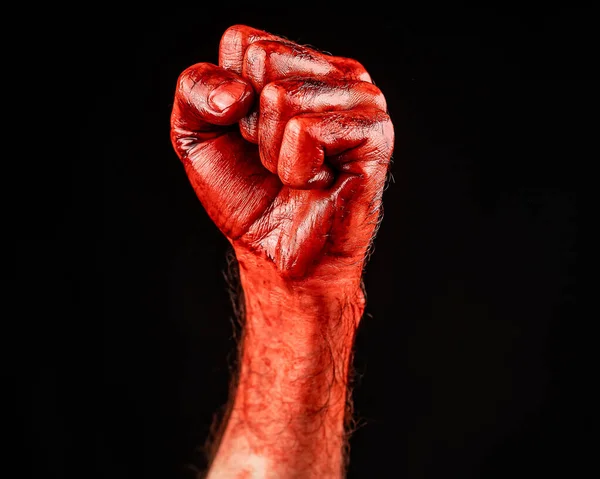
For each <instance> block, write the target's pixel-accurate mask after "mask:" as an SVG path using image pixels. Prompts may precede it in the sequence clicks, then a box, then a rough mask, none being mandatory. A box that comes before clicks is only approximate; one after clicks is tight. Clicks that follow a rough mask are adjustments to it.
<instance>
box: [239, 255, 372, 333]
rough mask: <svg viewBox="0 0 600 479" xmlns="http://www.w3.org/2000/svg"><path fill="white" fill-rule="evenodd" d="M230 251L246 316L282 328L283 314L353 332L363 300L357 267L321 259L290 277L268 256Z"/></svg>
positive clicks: (362, 310) (283, 323)
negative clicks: (310, 271)
mask: <svg viewBox="0 0 600 479" xmlns="http://www.w3.org/2000/svg"><path fill="white" fill-rule="evenodd" d="M234 250H235V254H236V259H237V262H238V267H239V277H240V278H239V279H240V283H241V287H242V289H243V292H244V307H245V313H246V314H245V316H246V318H245V319H246V321H261V322H262V323H265V324H266V325H269V324H270V326H271V327H273V328H277V327H278V326H282V327H286V324H285V323H286V321H285V320H286V319H288V318H293V321H294V322H295V323H296V324H305V323H306V324H310V323H315V322H316V323H318V324H320V325H321V326H323V325H329V326H330V327H329V328H328V329H350V330H352V331H354V330H355V329H356V327H357V326H358V323H359V321H360V318H361V317H362V314H363V312H364V309H365V303H366V301H365V295H364V291H363V287H362V269H361V268H359V267H357V266H356V265H352V266H350V267H349V266H340V265H339V264H333V263H329V264H322V265H319V267H318V268H317V269H316V271H315V272H314V273H313V274H311V275H310V276H307V277H305V278H301V279H298V278H295V279H290V278H288V277H286V275H285V274H284V273H282V272H281V271H279V270H278V269H277V268H276V266H275V264H274V263H273V262H272V261H269V259H267V258H262V257H260V256H257V255H256V254H255V253H254V252H252V251H249V250H247V249H245V248H241V247H234ZM271 318H273V319H274V318H277V319H279V321H274V322H273V321H270V319H271ZM265 319H266V321H265ZM294 329H295V330H297V331H298V332H302V329H298V328H294Z"/></svg>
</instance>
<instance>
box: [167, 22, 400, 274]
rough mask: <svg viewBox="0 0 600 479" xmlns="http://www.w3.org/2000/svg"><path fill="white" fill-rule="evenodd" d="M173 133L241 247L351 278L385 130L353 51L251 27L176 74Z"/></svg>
mask: <svg viewBox="0 0 600 479" xmlns="http://www.w3.org/2000/svg"><path fill="white" fill-rule="evenodd" d="M171 139H172V143H173V145H174V148H175V150H176V152H177V154H178V156H179V157H180V158H181V160H182V161H183V164H184V165H185V169H186V171H187V174H188V176H189V179H190V181H191V184H192V186H193V187H194V190H195V192H196V194H197V196H198V198H199V199H200V201H201V202H202V204H203V206H204V208H205V209H206V211H207V212H208V214H209V215H210V217H211V218H212V220H213V221H214V222H215V224H216V225H217V226H218V227H219V229H220V230H221V231H222V232H223V233H224V234H225V236H226V237H227V238H228V239H229V240H230V242H231V243H232V244H233V246H234V249H235V251H236V253H237V255H238V258H241V257H244V258H251V259H252V262H253V265H254V266H256V267H262V265H263V263H264V262H272V263H273V264H274V265H275V268H276V270H277V272H278V273H279V274H280V275H281V276H282V277H283V278H287V279H288V280H289V281H290V282H295V281H299V280H309V279H315V278H327V279H331V278H340V277H345V278H349V277H352V278H359V277H360V276H361V274H362V268H363V263H364V258H365V255H366V252H367V250H368V248H369V246H370V242H371V240H372V237H373V234H374V232H375V228H376V226H377V223H378V220H379V213H380V208H381V195H382V191H383V187H384V183H385V180H386V173H387V169H388V163H389V160H390V157H391V154H392V149H393V142H394V132H393V127H392V123H391V121H390V118H389V116H388V114H387V110H386V101H385V98H384V96H383V94H382V93H381V91H380V90H379V89H378V88H377V87H376V86H375V85H374V84H373V83H372V82H371V79H370V76H369V74H368V73H367V72H366V71H365V69H364V68H363V66H362V65H361V64H359V63H358V62H357V61H355V60H352V59H348V58H341V57H335V56H330V55H327V54H324V53H321V52H318V51H316V50H314V49H310V48H306V47H304V46H300V45H297V44H295V43H292V42H290V41H288V40H285V39H283V38H279V37H276V36H274V35H271V34H269V33H266V32H263V31H259V30H256V29H253V28H250V27H246V26H241V25H236V26H233V27H231V28H229V29H228V30H227V31H226V32H225V33H224V35H223V36H222V39H221V43H220V48H219V65H218V66H217V65H213V64H210V63H197V64H195V65H193V66H191V67H189V68H188V69H186V70H185V71H184V72H183V73H182V74H181V75H180V77H179V80H178V83H177V89H176V94H175V102H174V105H173V110H172V116H171Z"/></svg>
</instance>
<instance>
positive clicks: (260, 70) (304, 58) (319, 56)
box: [242, 40, 371, 93]
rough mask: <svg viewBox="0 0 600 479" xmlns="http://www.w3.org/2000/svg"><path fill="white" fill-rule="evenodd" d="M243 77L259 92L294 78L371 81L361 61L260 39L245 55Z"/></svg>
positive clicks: (292, 44) (291, 44) (287, 43)
mask: <svg viewBox="0 0 600 479" xmlns="http://www.w3.org/2000/svg"><path fill="white" fill-rule="evenodd" d="M242 76H243V77H244V78H247V79H248V81H249V82H250V83H251V84H252V87H253V88H254V90H255V91H256V92H257V93H260V91H261V90H262V89H263V88H264V86H265V85H267V84H268V83H271V82H273V81H277V80H282V79H284V78H291V77H295V76H298V77H316V78H324V77H327V78H338V79H347V80H361V81H368V82H371V77H370V76H369V74H368V73H367V71H366V70H365V67H363V66H362V65H361V64H360V63H359V62H358V61H356V60H354V59H352V58H344V57H336V56H333V55H328V54H326V53H322V52H319V51H317V50H314V49H312V48H309V47H305V46H303V45H298V44H295V43H291V42H281V41H272V40H256V41H254V42H253V43H252V44H250V45H248V48H247V49H246V52H245V54H244V62H243V68H242Z"/></svg>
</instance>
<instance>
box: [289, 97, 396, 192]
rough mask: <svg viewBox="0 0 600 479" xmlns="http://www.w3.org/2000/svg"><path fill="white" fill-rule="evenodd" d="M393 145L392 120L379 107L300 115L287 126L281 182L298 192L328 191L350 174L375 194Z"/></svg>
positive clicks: (382, 180) (383, 179)
mask: <svg viewBox="0 0 600 479" xmlns="http://www.w3.org/2000/svg"><path fill="white" fill-rule="evenodd" d="M393 143H394V131H393V126H392V123H391V120H390V118H389V116H388V115H387V114H386V113H385V112H383V111H381V110H379V109H372V108H371V109H356V110H348V111H337V112H332V111H329V112H324V113H307V114H301V115H297V116H295V117H293V118H292V119H291V120H290V121H288V123H287V125H286V127H285V131H284V137H283V142H282V144H281V152H280V155H279V162H278V175H279V179H280V180H281V182H282V183H283V184H284V185H287V186H289V187H291V188H294V189H317V188H319V189H324V188H330V187H332V186H334V182H335V181H336V180H337V179H338V178H336V176H337V177H340V176H341V177H347V176H348V175H351V176H356V177H358V178H360V180H361V183H363V184H364V185H368V189H369V190H370V191H376V190H377V188H378V187H379V186H380V185H382V184H383V182H384V181H385V176H386V172H387V168H388V163H389V160H390V158H391V154H392V150H393Z"/></svg>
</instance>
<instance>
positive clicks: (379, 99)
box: [360, 81, 387, 111]
mask: <svg viewBox="0 0 600 479" xmlns="http://www.w3.org/2000/svg"><path fill="white" fill-rule="evenodd" d="M360 85H361V88H363V89H364V90H365V91H366V92H367V94H368V95H369V96H370V97H371V100H372V102H373V103H374V104H375V106H377V108H379V109H380V110H381V111H386V110H387V101H386V99H385V95H384V94H383V92H382V91H381V90H380V89H379V88H378V87H376V86H375V85H373V84H372V83H369V82H364V81H363V82H361V84H360Z"/></svg>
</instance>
